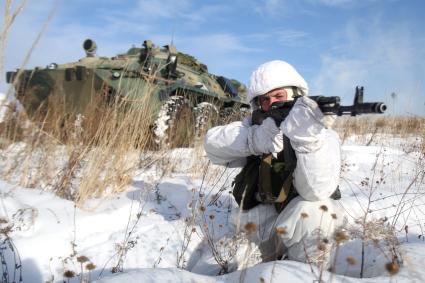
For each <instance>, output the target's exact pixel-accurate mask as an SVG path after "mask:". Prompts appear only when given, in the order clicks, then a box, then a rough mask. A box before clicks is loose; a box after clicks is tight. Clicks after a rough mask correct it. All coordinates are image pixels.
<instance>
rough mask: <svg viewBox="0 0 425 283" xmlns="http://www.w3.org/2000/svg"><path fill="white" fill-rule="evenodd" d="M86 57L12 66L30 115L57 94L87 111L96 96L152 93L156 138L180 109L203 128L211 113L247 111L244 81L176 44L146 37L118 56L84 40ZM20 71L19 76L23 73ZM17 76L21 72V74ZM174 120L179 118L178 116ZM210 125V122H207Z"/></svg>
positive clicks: (12, 79) (131, 97)
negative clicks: (32, 66)
mask: <svg viewBox="0 0 425 283" xmlns="http://www.w3.org/2000/svg"><path fill="white" fill-rule="evenodd" d="M83 48H84V50H85V52H86V57H84V58H82V59H80V60H78V61H77V62H72V63H66V64H56V63H52V64H50V65H48V66H47V67H46V68H35V69H32V70H24V71H22V72H21V73H20V75H19V76H18V71H16V72H7V74H6V79H7V82H8V83H14V86H15V91H16V96H17V98H18V100H19V101H20V102H21V103H22V105H23V106H24V108H25V110H26V112H27V114H28V115H29V116H32V115H34V114H35V113H38V112H40V108H42V107H43V105H45V104H46V103H47V101H48V100H49V97H51V96H52V95H53V94H60V95H62V96H63V98H64V101H65V105H66V109H67V111H73V112H74V113H79V112H83V111H84V109H85V107H86V106H87V105H88V104H89V103H90V102H91V101H93V98H94V97H99V96H102V97H104V100H107V101H116V100H117V99H123V100H126V101H130V102H131V101H138V100H139V101H140V100H142V99H146V98H145V96H146V95H147V94H149V99H147V100H146V103H149V105H150V106H151V107H149V111H150V112H151V113H150V117H152V119H151V121H152V130H153V132H154V136H155V140H156V142H157V143H159V142H161V140H162V139H163V138H164V136H166V135H167V134H168V135H169V134H170V133H169V131H170V127H171V126H172V125H174V126H175V124H176V121H177V120H179V112H181V111H182V110H183V109H190V110H191V112H192V113H193V115H194V119H193V121H194V124H195V125H194V126H195V127H196V129H197V130H200V128H202V127H203V126H204V124H205V120H206V119H207V118H208V117H209V118H211V117H212V116H217V117H219V118H218V119H226V117H228V116H229V115H230V114H231V113H246V112H247V111H248V110H249V104H248V103H247V102H246V96H245V90H246V89H245V86H244V85H243V84H241V83H239V82H238V81H236V80H230V79H227V78H225V77H223V76H216V75H213V74H211V73H209V72H208V69H207V66H205V65H204V64H202V63H200V62H199V61H198V60H197V59H195V58H194V57H192V56H190V55H187V54H184V53H180V52H177V50H176V48H175V47H174V46H173V45H166V46H164V47H162V48H160V47H156V46H155V45H154V44H153V43H152V42H151V41H150V40H145V41H144V43H143V46H142V47H141V48H136V47H132V48H130V49H129V50H128V51H127V52H126V53H124V54H119V55H117V56H115V57H112V58H108V57H98V56H97V55H96V43H95V42H94V41H93V40H91V39H87V40H85V41H84V43H83ZM18 77H19V78H18ZM16 78H18V79H17V80H16ZM173 120H174V121H173ZM204 127H205V126H204Z"/></svg>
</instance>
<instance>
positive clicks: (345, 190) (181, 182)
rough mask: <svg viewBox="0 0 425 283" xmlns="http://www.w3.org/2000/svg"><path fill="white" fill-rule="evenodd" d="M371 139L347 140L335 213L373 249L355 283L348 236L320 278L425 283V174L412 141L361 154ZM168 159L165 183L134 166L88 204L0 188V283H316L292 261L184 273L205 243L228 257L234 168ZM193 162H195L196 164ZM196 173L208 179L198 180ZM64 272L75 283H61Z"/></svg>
mask: <svg viewBox="0 0 425 283" xmlns="http://www.w3.org/2000/svg"><path fill="white" fill-rule="evenodd" d="M369 140H370V137H352V138H350V139H348V140H346V141H345V143H344V146H343V174H342V178H341V186H340V189H341V192H342V199H341V200H340V203H341V205H342V207H343V208H344V210H345V212H346V217H347V220H348V222H349V223H348V224H347V227H349V228H350V229H351V230H350V231H351V232H350V235H355V234H356V229H357V230H358V231H357V232H360V231H361V229H360V227H361V226H360V224H358V223H357V224H356V220H358V219H360V218H361V217H363V216H364V215H365V212H366V211H368V216H367V220H368V221H371V222H370V223H372V224H370V225H375V226H371V227H372V229H369V232H368V233H371V234H373V232H376V234H377V235H375V236H376V237H375V236H374V235H370V237H371V238H373V239H375V240H374V242H373V241H371V242H369V243H368V245H367V246H366V250H365V270H364V277H366V278H363V279H359V278H358V277H359V274H360V262H361V241H360V240H359V239H358V238H357V239H355V238H354V236H353V238H352V239H351V240H349V241H348V242H346V243H345V244H343V245H342V246H341V247H339V249H338V256H337V260H336V261H335V269H336V273H337V274H333V273H329V272H325V274H324V275H323V278H322V279H323V280H324V281H325V282H329V281H333V282H360V281H361V282H390V281H391V280H392V279H396V282H414V281H417V282H424V280H425V269H424V267H425V241H424V240H425V238H424V233H425V231H424V230H425V207H424V206H425V180H424V167H425V166H424V159H423V158H424V156H423V155H421V153H420V151H419V146H418V145H420V144H421V140H420V139H419V138H416V137H411V138H408V139H406V138H397V137H392V136H383V135H381V136H377V137H374V139H373V141H372V143H371V144H370V145H369V146H364V145H363V144H365V143H366V142H367V141H369ZM8 152H10V151H8V149H4V150H2V151H0V164H1V165H0V166H5V165H4V163H2V162H4V161H5V160H6V156H5V155H6V154H7V153H8ZM58 152H60V151H58ZM166 156H170V157H171V156H173V157H172V158H173V162H176V165H175V166H174V169H173V170H172V173H169V174H167V176H166V177H164V176H161V173H162V171H160V170H158V167H157V166H156V165H155V164H153V165H151V166H150V167H148V168H141V169H140V170H139V171H138V172H136V174H134V176H133V178H132V183H131V185H130V186H129V187H128V189H127V190H126V191H125V192H123V193H121V194H119V195H115V196H113V197H109V198H107V199H92V200H89V201H87V202H86V203H85V205H84V207H82V208H77V207H76V206H75V205H74V203H73V202H72V201H69V200H65V199H61V198H59V197H58V196H56V195H55V194H54V193H52V192H51V191H49V190H47V189H45V188H41V187H40V188H33V189H29V188H22V187H18V186H16V185H14V184H11V183H8V182H6V181H4V180H2V181H1V180H0V196H1V199H0V200H1V203H0V229H1V233H2V236H1V247H0V252H1V261H2V264H1V266H2V271H3V272H2V273H3V278H2V282H13V281H15V282H19V278H20V276H22V281H23V282H46V281H48V282H63V280H65V281H67V280H69V282H80V281H83V282H84V280H90V282H313V281H315V280H317V279H318V278H317V275H316V274H317V273H316V272H315V270H313V272H312V271H311V268H310V266H309V265H308V264H304V263H299V262H294V261H289V260H282V261H275V262H268V263H261V264H257V265H255V266H251V267H249V268H246V269H243V270H237V271H232V272H230V273H228V274H224V275H218V271H219V270H220V268H219V267H218V264H216V263H215V262H214V261H211V262H210V264H211V265H210V266H209V267H210V268H209V270H208V272H204V273H205V274H197V273H194V272H191V270H193V269H194V266H195V265H196V264H197V263H198V261H200V260H202V258H203V257H202V255H203V254H205V253H206V252H207V251H208V249H209V247H210V245H208V241H207V238H209V239H212V240H213V241H217V243H218V244H217V246H216V247H217V250H218V251H221V252H222V253H221V256H222V257H223V258H224V259H226V256H228V253H227V251H228V250H229V249H232V246H231V244H232V241H230V240H229V242H226V241H224V242H222V241H219V239H223V238H225V236H227V239H230V238H231V236H232V233H233V232H234V231H233V228H232V225H231V221H230V214H231V212H232V211H234V210H235V208H236V203H235V201H234V200H233V198H232V196H231V194H230V193H229V191H230V189H231V182H232V179H233V176H234V175H235V174H236V173H237V170H235V169H226V168H224V167H219V166H213V165H210V164H209V165H208V166H199V169H198V170H196V169H194V166H193V164H195V163H196V164H207V161H206V160H199V154H195V153H194V149H176V150H173V151H170V152H169V154H167V155H166ZM194 156H196V157H198V159H197V160H194V158H193V157H194ZM195 168H196V167H195ZM205 168H207V170H206V171H207V172H208V173H207V174H204V172H203V171H202V170H204V169H205ZM373 223H374V224H373ZM391 226H393V227H395V230H396V234H397V240H398V245H396V247H397V249H398V250H397V251H396V254H398V255H400V256H401V258H402V261H403V263H402V266H401V268H400V270H399V272H398V273H396V274H395V275H393V276H392V277H391V275H390V274H389V273H388V271H387V270H386V267H385V265H386V264H387V263H388V262H390V261H391V260H392V258H391V257H392V253H390V252H389V251H388V249H389V247H392V245H391V243H389V241H390V240H388V239H386V238H382V239H381V238H379V235H380V232H382V231H383V230H385V229H388V227H391ZM406 227H407V228H406ZM380 229H383V230H380ZM385 231H387V230H385ZM5 235H8V237H6V236H5ZM240 237H243V234H241V235H240ZM377 238H379V239H378V240H376V239H377ZM235 257H237V256H235ZM347 258H349V259H351V260H347ZM228 259H229V260H230V257H229V258H228ZM230 261H231V260H230ZM88 269H90V270H88ZM197 270H198V272H199V269H197ZM204 270H205V269H204ZM81 271H83V274H82V273H81ZM112 271H114V273H113V272H112ZM214 272H216V274H215V275H211V273H214ZM65 273H66V274H67V275H68V276H72V275H73V276H74V277H72V278H64V274H65ZM207 273H208V274H209V275H206V274H207Z"/></svg>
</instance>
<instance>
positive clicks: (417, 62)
mask: <svg viewBox="0 0 425 283" xmlns="http://www.w3.org/2000/svg"><path fill="white" fill-rule="evenodd" d="M341 36H342V40H343V42H342V43H340V45H339V46H338V48H335V49H333V50H331V51H329V52H327V53H326V54H323V55H322V66H321V69H320V73H319V74H318V75H317V76H316V78H315V79H314V80H313V85H312V86H313V89H314V90H315V91H316V92H319V93H321V94H326V95H341V96H344V97H345V100H344V102H345V103H349V102H351V100H352V94H353V92H354V87H355V85H364V86H365V97H366V100H372V99H373V100H377V99H379V100H381V101H384V102H387V103H388V104H390V106H391V104H394V101H393V99H391V98H390V95H391V93H392V92H395V93H397V94H398V96H397V97H398V99H399V101H398V102H397V107H392V109H390V112H392V113H395V114H407V113H415V114H420V115H423V114H424V109H425V107H424V106H425V105H424V103H425V95H424V93H425V89H424V87H425V85H424V82H423V78H424V77H425V66H424V65H423V64H422V62H424V61H425V52H424V51H423V48H422V47H423V46H424V44H425V38H423V37H422V38H418V37H416V36H414V35H413V34H412V33H411V32H410V31H409V27H408V26H403V25H400V24H399V25H397V26H390V25H388V24H387V25H386V26H382V25H381V23H380V20H379V19H377V20H374V21H371V22H360V21H352V22H350V23H349V24H348V25H347V27H346V29H345V30H344V32H343V33H342V35H341ZM394 106H395V105H394Z"/></svg>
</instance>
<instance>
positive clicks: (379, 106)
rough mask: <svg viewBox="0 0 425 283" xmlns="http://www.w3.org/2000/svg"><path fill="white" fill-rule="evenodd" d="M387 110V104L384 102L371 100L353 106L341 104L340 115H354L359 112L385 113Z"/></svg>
mask: <svg viewBox="0 0 425 283" xmlns="http://www.w3.org/2000/svg"><path fill="white" fill-rule="evenodd" d="M386 110H387V105H385V103H382V102H369V103H359V104H356V105H352V106H340V108H339V113H338V115H339V116H341V115H347V114H349V115H352V116H356V115H359V114H373V113H380V114H382V113H384V112H385V111H386Z"/></svg>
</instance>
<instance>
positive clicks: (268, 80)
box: [247, 60, 308, 102]
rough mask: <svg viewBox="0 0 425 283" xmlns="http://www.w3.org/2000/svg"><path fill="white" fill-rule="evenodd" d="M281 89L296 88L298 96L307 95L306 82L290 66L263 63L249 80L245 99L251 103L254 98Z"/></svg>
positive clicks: (278, 63)
mask: <svg viewBox="0 0 425 283" xmlns="http://www.w3.org/2000/svg"><path fill="white" fill-rule="evenodd" d="M281 87H296V88H297V90H298V91H299V92H301V93H299V94H300V95H307V94H308V86H307V83H306V81H305V80H304V79H303V77H301V75H300V74H298V72H297V71H296V70H295V69H294V67H292V66H291V65H290V64H288V63H286V62H285V61H281V60H274V61H270V62H267V63H264V64H262V65H260V66H259V67H258V68H257V70H255V71H254V72H253V73H252V75H251V78H250V79H249V86H248V94H247V99H248V101H249V102H252V100H253V99H254V98H255V97H257V96H259V95H263V94H266V93H268V92H269V91H271V90H273V89H276V88H281Z"/></svg>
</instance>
